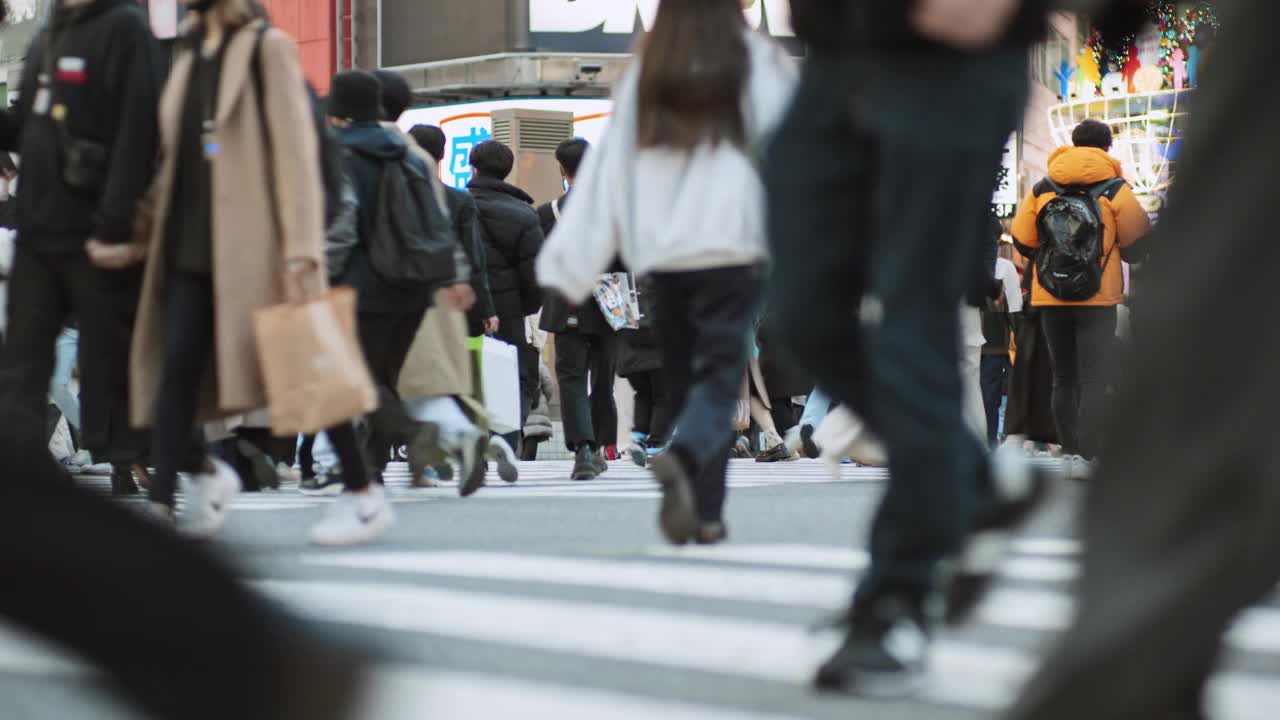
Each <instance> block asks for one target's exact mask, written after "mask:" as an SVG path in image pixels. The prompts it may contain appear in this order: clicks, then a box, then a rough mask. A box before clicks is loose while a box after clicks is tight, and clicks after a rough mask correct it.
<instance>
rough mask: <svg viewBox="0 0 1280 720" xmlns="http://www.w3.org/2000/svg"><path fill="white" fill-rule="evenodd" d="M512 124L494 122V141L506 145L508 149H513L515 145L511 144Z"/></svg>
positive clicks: (508, 122)
mask: <svg viewBox="0 0 1280 720" xmlns="http://www.w3.org/2000/svg"><path fill="white" fill-rule="evenodd" d="M512 124H513V123H512V122H511V121H510V120H494V121H493V139H494V140H497V141H498V142H500V143H502V144H503V145H506V146H507V147H511V145H512V144H513V143H512V142H511V125H512Z"/></svg>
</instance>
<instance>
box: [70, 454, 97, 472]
mask: <svg viewBox="0 0 1280 720" xmlns="http://www.w3.org/2000/svg"><path fill="white" fill-rule="evenodd" d="M62 464H63V465H66V466H67V468H69V469H71V470H72V471H74V472H79V471H81V470H83V469H84V468H87V467H89V466H90V465H92V464H93V456H92V455H90V454H89V451H88V450H77V451H76V454H75V455H72V456H71V457H69V458H67V459H66V460H64V461H62Z"/></svg>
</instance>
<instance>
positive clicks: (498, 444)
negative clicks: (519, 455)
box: [489, 435, 520, 484]
mask: <svg viewBox="0 0 1280 720" xmlns="http://www.w3.org/2000/svg"><path fill="white" fill-rule="evenodd" d="M489 459H490V460H492V461H494V462H495V463H497V464H498V477H500V478H502V482H504V483H508V484H510V483H514V482H516V481H517V480H519V479H520V468H519V467H518V466H517V465H516V453H515V451H514V450H512V449H511V446H510V445H509V444H507V441H506V440H503V439H502V436H501V435H494V436H493V437H491V438H489Z"/></svg>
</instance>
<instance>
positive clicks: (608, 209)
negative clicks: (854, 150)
mask: <svg viewBox="0 0 1280 720" xmlns="http://www.w3.org/2000/svg"><path fill="white" fill-rule="evenodd" d="M747 46H748V49H749V52H750V57H751V72H750V75H749V76H748V80H747V86H746V92H745V93H744V97H743V113H744V117H745V118H746V125H747V133H748V136H749V137H748V145H749V146H750V147H752V148H758V147H763V145H764V143H765V140H766V139H767V138H768V137H769V135H770V134H771V133H772V132H773V130H774V129H776V128H777V126H778V125H779V124H780V123H781V122H782V116H783V114H784V113H785V112H786V110H787V107H788V106H789V105H790V102H791V96H792V93H793V91H794V89H795V84H796V68H795V64H794V63H793V61H792V60H791V59H790V58H788V57H787V56H786V54H785V53H784V52H783V51H782V49H781V48H780V47H779V46H778V45H776V44H774V43H773V41H771V40H769V39H768V38H766V37H764V36H762V35H759V34H757V33H754V32H748V33H747ZM640 62H641V61H640V60H637V61H636V62H635V63H634V64H633V65H632V67H631V68H630V69H629V70H628V71H627V73H626V75H624V76H623V79H622V81H621V82H620V83H619V85H618V89H617V92H616V94H615V96H614V108H613V117H612V119H611V120H610V124H609V129H608V130H607V131H606V133H605V136H604V138H603V139H602V140H601V142H600V143H599V144H598V145H597V146H596V147H595V148H593V149H592V150H590V151H589V152H588V153H587V155H586V158H585V159H584V161H583V167H582V170H581V171H580V172H579V174H578V178H577V180H576V182H575V183H574V189H573V202H571V203H568V206H567V207H566V208H564V214H563V216H562V217H561V218H560V220H559V222H558V223H556V228H555V230H554V231H553V232H552V233H551V237H550V238H548V239H547V242H546V244H545V245H544V246H543V249H542V253H541V254H540V255H539V257H538V282H540V283H541V284H542V285H543V286H544V287H547V288H551V289H554V290H558V291H559V292H560V293H562V294H563V295H564V296H565V297H566V298H567V299H569V300H570V301H573V302H582V301H584V300H586V299H587V298H588V297H589V296H590V295H591V291H592V289H593V288H594V287H595V284H596V281H597V280H598V278H599V275H600V273H602V272H604V271H605V270H606V269H607V268H608V267H609V265H610V263H611V262H612V261H613V260H614V258H616V257H618V256H621V258H622V261H623V263H624V264H625V265H626V266H627V268H628V269H630V270H631V272H634V273H636V274H637V275H646V274H648V273H652V272H662V271H688V270H704V269H710V268H716V267H729V266H734V265H750V264H754V263H757V262H760V261H762V260H764V259H765V258H766V257H767V256H768V250H767V243H766V238H765V222H764V209H765V197H764V186H763V184H762V182H761V180H760V175H759V173H758V172H757V170H756V167H755V164H754V163H753V159H752V158H751V157H749V156H748V152H749V151H744V150H743V149H741V148H738V147H736V146H734V145H731V144H729V143H720V144H718V145H710V144H703V145H701V146H699V147H697V148H695V149H694V150H693V151H692V152H683V151H675V150H669V149H665V148H646V149H643V150H641V149H639V148H638V147H637V146H636V126H637V122H636V118H637V84H638V81H639V76H640Z"/></svg>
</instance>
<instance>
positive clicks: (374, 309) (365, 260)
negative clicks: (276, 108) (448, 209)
mask: <svg viewBox="0 0 1280 720" xmlns="http://www.w3.org/2000/svg"><path fill="white" fill-rule="evenodd" d="M336 135H337V138H338V142H339V143H341V144H342V146H343V147H345V148H346V149H347V153H346V162H347V174H348V175H349V177H350V178H351V182H352V184H353V185H354V186H355V190H356V197H357V198H358V199H359V210H358V212H357V216H356V227H357V236H358V237H359V242H357V244H356V246H355V247H354V248H352V250H351V255H350V257H349V259H348V260H347V263H346V272H344V273H343V274H342V276H341V277H339V278H336V280H337V281H338V282H340V283H342V284H344V285H350V286H351V287H353V288H355V289H356V292H358V293H359V295H360V300H359V305H358V307H359V310H360V312H362V313H399V312H404V313H409V312H422V311H425V310H426V309H427V308H428V307H430V306H431V298H432V296H433V295H434V293H435V288H434V287H432V286H430V285H423V286H422V287H420V288H418V287H415V288H408V289H406V288H404V287H401V286H397V285H391V284H389V283H387V282H386V281H384V280H383V279H382V278H381V277H379V276H378V274H377V273H376V272H375V271H374V269H373V266H372V264H370V261H369V251H368V239H369V238H370V237H371V236H372V234H373V223H374V215H375V213H376V211H377V207H378V190H379V187H380V186H381V183H382V172H383V170H384V169H385V168H386V166H387V163H392V162H397V163H398V162H407V163H408V166H409V167H410V168H411V169H413V170H415V171H417V172H420V173H422V175H423V176H424V177H425V176H426V175H427V173H428V170H427V166H426V164H425V163H423V162H422V161H421V160H419V159H418V158H417V157H415V156H414V155H413V154H412V153H410V152H409V146H408V145H407V144H406V143H405V141H404V140H403V139H402V138H401V137H400V136H398V135H396V133H394V132H391V131H390V130H387V129H386V128H383V127H381V126H380V125H378V123H376V122H361V123H355V124H354V125H352V126H351V127H348V128H341V129H339V130H338V131H337V132H336Z"/></svg>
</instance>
